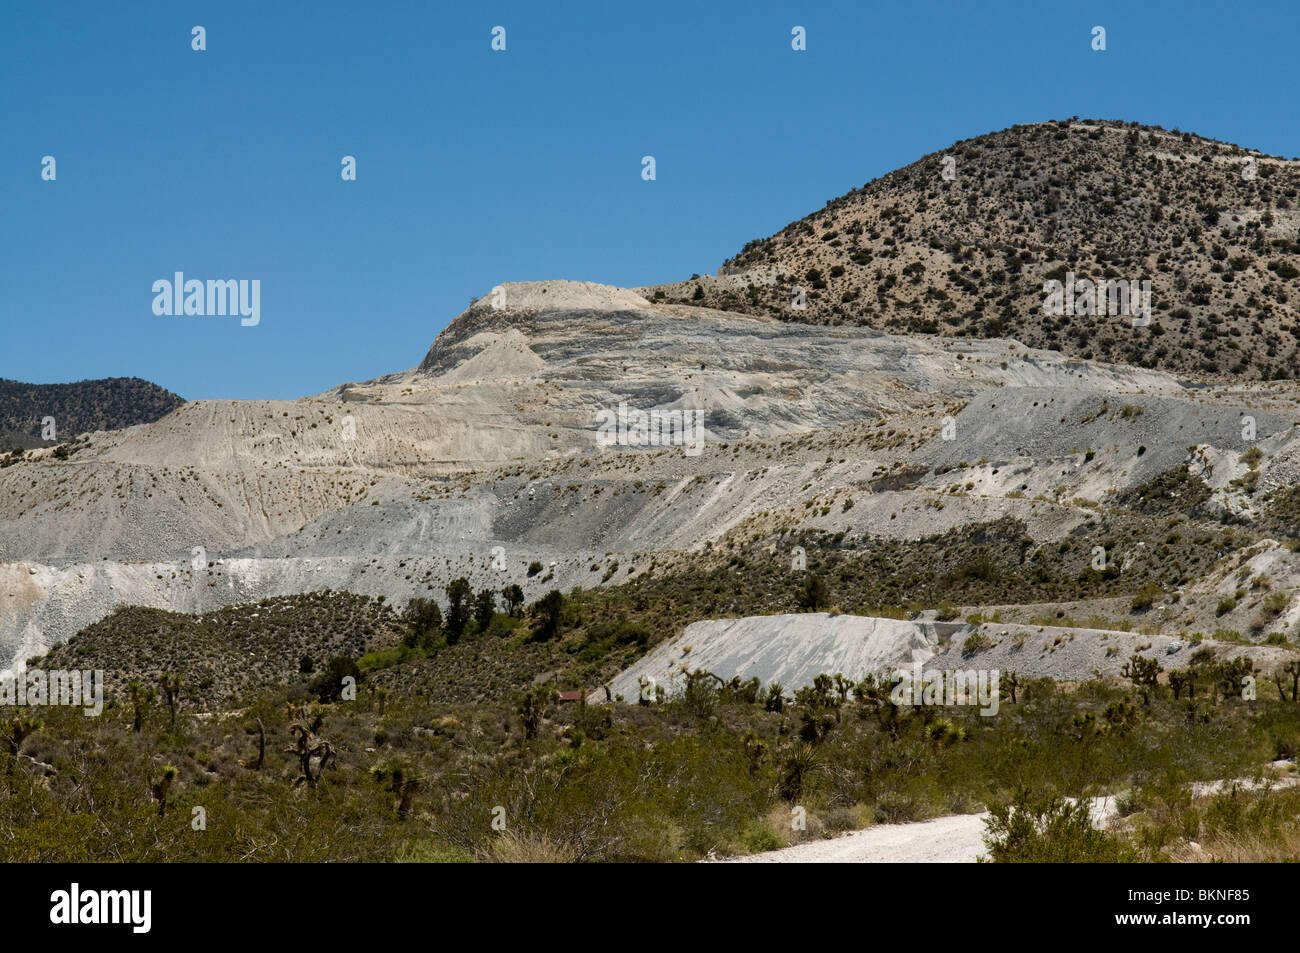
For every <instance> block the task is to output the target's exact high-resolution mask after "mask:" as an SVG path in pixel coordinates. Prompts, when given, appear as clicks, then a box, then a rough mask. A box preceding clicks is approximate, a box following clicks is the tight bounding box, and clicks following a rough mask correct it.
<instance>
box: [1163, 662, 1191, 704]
mask: <svg viewBox="0 0 1300 953" xmlns="http://www.w3.org/2000/svg"><path fill="white" fill-rule="evenodd" d="M1169 687H1170V688H1171V689H1173V692H1174V701H1177V700H1178V699H1180V698H1182V697H1183V689H1187V698H1188V699H1189V700H1191V699H1193V698H1195V697H1196V673H1195V672H1193V671H1192V670H1191V669H1189V668H1184V669H1174V670H1173V671H1171V672H1170V673H1169Z"/></svg>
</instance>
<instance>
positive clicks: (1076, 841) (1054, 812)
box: [984, 793, 1137, 864]
mask: <svg viewBox="0 0 1300 953" xmlns="http://www.w3.org/2000/svg"><path fill="white" fill-rule="evenodd" d="M985 825H986V832H985V835H984V844H985V846H986V847H987V848H988V851H989V858H990V859H991V860H992V861H993V862H994V863H1004V864H1005V863H1075V864H1080V863H1119V862H1122V861H1133V860H1136V859H1137V852H1136V851H1135V850H1134V849H1133V848H1132V847H1130V846H1129V845H1128V844H1127V843H1126V842H1125V841H1123V840H1122V839H1121V838H1119V837H1117V836H1116V835H1114V834H1110V833H1107V832H1105V831H1100V830H1098V829H1097V828H1095V827H1094V826H1093V824H1092V817H1091V814H1090V811H1089V808H1088V803H1087V801H1073V802H1072V801H1068V800H1064V799H1062V798H1056V797H1037V798H1036V797H1033V796H1031V795H1029V794H1027V793H1021V794H1019V795H1017V797H1016V798H1015V800H1014V802H1013V803H1009V804H1005V803H1004V804H996V805H994V806H993V807H992V808H991V809H990V812H989V818H988V820H987V821H985Z"/></svg>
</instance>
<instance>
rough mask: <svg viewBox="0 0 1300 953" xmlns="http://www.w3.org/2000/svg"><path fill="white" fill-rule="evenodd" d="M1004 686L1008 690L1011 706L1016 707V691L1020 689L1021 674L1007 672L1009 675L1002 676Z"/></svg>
mask: <svg viewBox="0 0 1300 953" xmlns="http://www.w3.org/2000/svg"><path fill="white" fill-rule="evenodd" d="M1002 686H1003V688H1005V689H1006V693H1007V698H1008V699H1010V700H1011V704H1013V705H1014V704H1015V703H1016V690H1017V689H1018V688H1020V676H1019V674H1017V673H1016V672H1014V671H1012V672H1007V674H1005V675H1003V676H1002Z"/></svg>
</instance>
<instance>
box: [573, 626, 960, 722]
mask: <svg viewBox="0 0 1300 953" xmlns="http://www.w3.org/2000/svg"><path fill="white" fill-rule="evenodd" d="M963 628H965V627H964V626H960V625H951V624H947V623H942V622H939V623H935V622H912V621H908V620H905V619H877V618H870V617H867V616H857V615H835V616H833V615H829V614H827V613H825V612H808V613H800V614H798V615H770V616H750V617H747V618H743V619H709V620H707V621H704V622H694V623H692V624H690V625H688V626H687V627H686V631H685V632H683V633H682V634H681V635H679V636H677V637H676V638H673V639H670V640H668V641H667V642H665V643H663V644H662V645H659V646H657V647H656V648H655V649H654V650H653V651H651V652H650V653H648V654H647V655H646V656H645V657H644V658H642V659H639V660H638V661H637V662H636V663H635V664H634V665H632V666H631V667H629V668H628V669H626V670H624V671H623V672H621V673H620V674H619V675H618V676H617V677H616V678H615V679H614V680H613V681H612V682H611V683H610V692H611V694H613V695H614V696H618V695H622V696H623V697H624V698H625V699H626V700H628V701H635V700H636V699H637V698H638V697H640V695H641V693H642V690H643V686H644V685H647V684H648V685H651V686H655V687H662V688H663V690H664V692H665V694H667V695H669V696H671V695H675V694H678V693H680V692H681V691H682V689H683V688H684V687H685V679H686V675H687V673H688V672H698V671H706V672H711V673H713V674H714V675H717V676H719V677H720V678H722V679H723V680H727V681H729V680H730V679H732V678H733V677H739V678H740V679H741V680H742V681H748V680H749V679H751V678H757V679H758V680H759V682H760V683H761V684H762V685H763V686H765V687H766V686H767V685H770V684H771V683H773V682H778V683H780V684H781V686H782V687H783V688H784V689H785V690H786V691H787V692H788V693H789V692H793V691H794V690H795V689H797V688H803V687H805V686H807V685H811V684H812V683H813V679H815V678H816V677H817V676H818V675H823V674H825V675H837V674H838V675H843V676H844V677H845V678H847V679H849V680H850V681H853V682H858V681H861V680H862V679H864V678H866V677H867V676H868V675H879V674H886V673H888V672H891V671H893V670H894V669H896V668H898V667H900V666H907V667H910V666H911V665H912V664H913V663H914V662H921V663H924V662H926V661H928V660H929V659H930V658H932V657H933V656H934V654H935V652H936V651H937V650H938V649H939V647H940V644H941V642H942V641H943V640H944V638H945V637H949V636H951V634H952V633H953V632H955V631H960V630H961V629H963ZM649 691H650V692H651V693H653V691H654V688H653V687H652V688H650V689H649ZM591 697H592V699H593V700H597V699H598V698H603V697H604V693H603V691H602V692H600V693H598V696H597V695H593V696H591Z"/></svg>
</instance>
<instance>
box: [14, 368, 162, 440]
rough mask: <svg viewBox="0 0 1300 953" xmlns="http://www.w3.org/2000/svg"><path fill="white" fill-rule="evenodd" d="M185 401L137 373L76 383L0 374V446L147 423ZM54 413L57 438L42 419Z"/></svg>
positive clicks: (64, 437)
mask: <svg viewBox="0 0 1300 953" xmlns="http://www.w3.org/2000/svg"><path fill="white" fill-rule="evenodd" d="M183 403H185V401H184V400H183V399H182V398H180V397H177V396H176V395H175V394H173V393H171V392H170V391H167V390H164V389H163V388H161V387H159V386H158V385H157V384H151V383H149V382H148V381H143V380H140V379H139V378H138V377H107V378H104V379H102V380H94V381H79V382H77V383H75V384H24V383H21V382H20V381H11V380H4V379H3V378H0V447H3V448H4V449H5V450H9V449H11V448H13V447H23V448H24V449H31V448H33V447H41V446H49V445H51V444H53V443H58V442H61V441H66V440H71V439H72V438H73V437H76V436H78V435H80V434H83V433H90V432H92V431H95V430H119V429H121V428H123V427H133V426H135V425H136V424H147V423H152V422H153V421H155V420H158V419H159V418H161V417H164V416H166V415H167V414H169V413H171V412H172V411H173V410H175V409H176V408H177V407H179V406H180V405H181V404H183ZM47 417H53V418H54V427H55V430H54V433H55V439H54V440H46V439H43V436H42V434H43V432H44V428H43V421H44V420H45V418H47Z"/></svg>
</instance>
